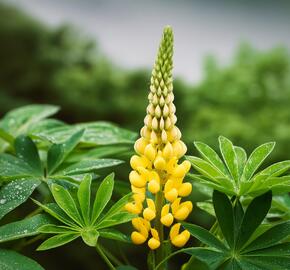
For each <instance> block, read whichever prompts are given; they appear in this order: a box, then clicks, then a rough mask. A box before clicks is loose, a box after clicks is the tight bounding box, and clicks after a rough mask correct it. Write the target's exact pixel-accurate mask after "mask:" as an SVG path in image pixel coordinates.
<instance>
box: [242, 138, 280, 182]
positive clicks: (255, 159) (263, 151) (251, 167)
mask: <svg viewBox="0 0 290 270" xmlns="http://www.w3.org/2000/svg"><path fill="white" fill-rule="evenodd" d="M274 147H275V143H274V142H269V143H265V144H262V145H260V146H259V147H257V148H256V149H255V150H254V151H253V153H252V154H251V155H250V157H249V159H248V160H247V162H246V164H245V167H244V171H243V174H242V178H241V179H242V181H249V180H250V178H251V177H252V176H253V174H254V173H255V171H256V170H257V169H258V168H259V167H260V165H261V164H262V163H263V161H264V160H265V159H266V158H267V157H268V156H269V154H270V153H271V152H272V151H273V149H274Z"/></svg>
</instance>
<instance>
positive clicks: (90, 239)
mask: <svg viewBox="0 0 290 270" xmlns="http://www.w3.org/2000/svg"><path fill="white" fill-rule="evenodd" d="M81 236H82V239H83V241H84V242H85V243H86V244H87V245H88V246H90V247H95V246H96V244H97V242H98V238H99V236H100V234H99V232H98V231H97V230H96V229H94V228H86V229H84V230H83V231H82V233H81Z"/></svg>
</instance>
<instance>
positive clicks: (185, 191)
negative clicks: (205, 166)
mask: <svg viewBox="0 0 290 270" xmlns="http://www.w3.org/2000/svg"><path fill="white" fill-rule="evenodd" d="M191 191H192V185H191V183H183V184H182V185H181V186H180V187H179V189H178V195H179V196H181V197H186V196H188V195H189V194H190V193H191Z"/></svg>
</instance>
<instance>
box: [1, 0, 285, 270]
mask: <svg viewBox="0 0 290 270" xmlns="http://www.w3.org/2000/svg"><path fill="white" fill-rule="evenodd" d="M121 2H123V1H108V3H107V4H106V1H97V0H96V1H88V0H86V1H64V0H62V1H33V0H31V1H25V0H19V1H16V0H15V1H0V117H1V116H3V115H4V114H5V113H6V112H7V111H9V110H11V109H13V108H15V107H18V106H22V105H25V104H30V103H46V104H57V105H60V106H61V108H62V109H61V111H60V113H59V114H58V116H57V117H58V118H59V119H63V120H65V121H66V122H69V123H75V122H82V121H86V122H87V121H93V120H94V121H95V120H108V121H112V122H115V123H117V124H119V125H121V126H122V127H125V128H129V129H131V130H134V131H138V130H139V129H140V128H141V126H142V122H143V117H144V113H145V108H146V103H147V93H148V86H149V81H150V65H149V64H150V63H151V64H153V62H154V56H155V52H156V50H157V46H158V39H159V37H160V36H161V32H162V26H163V25H165V24H172V25H173V27H174V30H175V33H176V51H177V54H176V56H175V59H176V61H175V66H176V70H177V74H178V75H177V76H176V78H175V82H174V87H175V88H174V91H175V96H176V99H175V100H176V101H175V103H176V107H177V116H178V126H179V127H180V129H181V130H182V134H183V138H184V140H185V141H186V143H187V144H188V146H189V152H193V151H194V150H193V145H192V142H193V141H194V140H201V141H204V142H207V143H208V144H209V145H212V146H213V147H214V148H217V137H218V136H219V135H224V136H227V137H229V138H230V139H231V140H232V141H233V142H234V143H235V144H236V145H241V146H243V147H244V148H246V149H247V150H248V151H250V150H253V148H254V147H255V146H257V145H258V144H261V143H264V142H266V141H272V140H274V141H276V142H277V145H276V149H275V151H274V154H273V156H272V159H273V160H275V161H279V160H282V159H289V157H290V143H289V142H290V109H289V105H290V55H289V48H290V36H289V24H290V19H289V18H290V16H289V13H290V2H289V1H242V2H243V4H240V3H239V4H238V3H237V2H238V1H237V2H235V1H203V2H202V1H175V2H174V1H148V3H147V4H144V2H140V3H139V4H136V3H135V2H139V1H124V2H123V4H120V3H121ZM132 2H134V4H133V3H132ZM178 2H179V4H178ZM217 2H219V5H218V6H217ZM229 2H231V4H230V3H229ZM233 2H234V3H236V4H234V3H233ZM187 6H188V7H189V8H188V9H187V8H186V7H187ZM135 11H136V12H139V13H134V12H135ZM126 12H127V13H126ZM182 12H184V14H183V13H182ZM94 14H96V21H94ZM122 14H123V16H122ZM124 14H127V16H124ZM134 14H135V15H134ZM136 14H143V15H142V16H141V15H140V16H137V15H136ZM145 18H146V20H148V23H147V21H145ZM170 18H172V23H171V19H170ZM134 20H136V23H135V21H134ZM142 20H143V21H142ZM140 21H141V22H140ZM93 22H95V23H96V24H95V25H94V23H93ZM118 22H119V23H118ZM142 22H143V23H142ZM149 22H150V23H149ZM184 25H187V26H186V27H184ZM86 26H87V28H88V29H86ZM175 26H176V27H175ZM94 27H95V28H96V29H97V31H95V32H94V31H93V29H94ZM87 30H90V31H87ZM151 31H152V37H151V35H150V33H151ZM186 31H187V33H186ZM98 34H99V35H100V42H99V40H98V37H97V35H98ZM179 38H180V39H179ZM125 40H126V42H125ZM147 44H150V45H147ZM134 46H139V47H138V50H134V49H133V48H134ZM137 52H138V53H137ZM209 53H211V54H209ZM138 59H140V61H138ZM201 59H204V60H203V61H201ZM193 63H194V64H193ZM273 160H272V161H273ZM79 246H82V247H81V250H82V252H81V253H78V252H76V251H77V250H78V249H79V248H80V247H78V244H77V245H76V246H74V251H73V250H72V248H69V247H64V248H62V249H60V250H61V252H62V256H63V257H62V258H63V263H65V264H69V262H70V261H71V265H70V267H68V266H65V267H67V268H63V269H101V268H95V267H94V265H93V263H92V262H93V261H94V260H95V253H94V252H93V251H91V250H90V249H88V248H86V247H84V246H83V245H81V243H79ZM128 248H129V247H128ZM50 253H51V254H53V255H51V254H50ZM71 254H73V258H71V256H72V255H71ZM82 254H86V258H87V262H85V263H83V261H82V256H83V255H82ZM37 256H38V257H39V259H40V261H45V259H44V256H46V255H44V254H39V255H37ZM48 256H51V257H49V258H50V260H53V258H54V257H53V256H55V252H54V251H51V252H49V253H48ZM57 262H58V263H59V262H60V261H59V260H58V261H57ZM46 263H47V264H48V265H50V268H49V269H57V268H56V265H54V263H53V262H50V263H48V262H46ZM144 264H145V261H144ZM80 265H83V268H80Z"/></svg>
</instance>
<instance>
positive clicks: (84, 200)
mask: <svg viewBox="0 0 290 270" xmlns="http://www.w3.org/2000/svg"><path fill="white" fill-rule="evenodd" d="M91 183H92V177H91V175H86V176H85V177H84V178H83V180H82V182H81V183H80V186H79V189H78V192H77V196H78V201H79V204H80V209H81V213H82V217H83V219H84V223H85V224H86V225H89V223H90V219H91V218H90V217H91V212H90V210H91Z"/></svg>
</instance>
